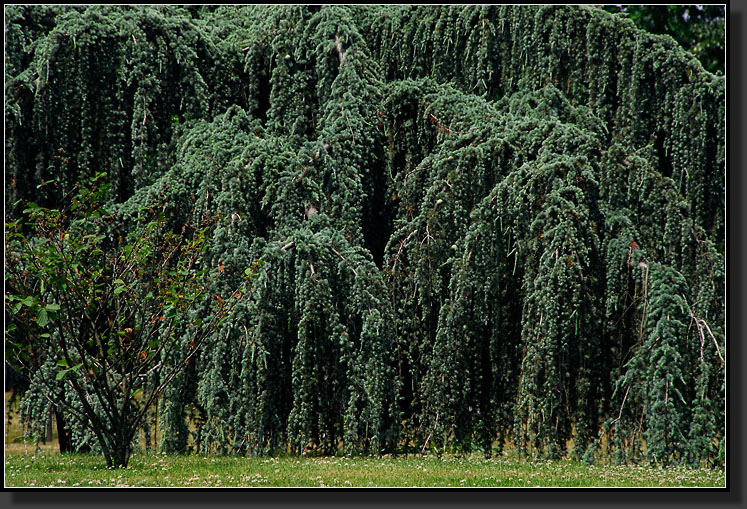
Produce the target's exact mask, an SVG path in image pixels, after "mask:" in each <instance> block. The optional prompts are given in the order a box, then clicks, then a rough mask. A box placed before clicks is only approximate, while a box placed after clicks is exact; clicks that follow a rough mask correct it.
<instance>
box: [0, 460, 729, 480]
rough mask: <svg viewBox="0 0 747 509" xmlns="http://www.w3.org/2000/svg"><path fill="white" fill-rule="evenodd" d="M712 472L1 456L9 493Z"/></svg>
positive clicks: (480, 463)
mask: <svg viewBox="0 0 747 509" xmlns="http://www.w3.org/2000/svg"><path fill="white" fill-rule="evenodd" d="M724 485H725V476H724V472H723V471H719V470H713V469H701V470H693V469H686V468H668V469H660V468H651V467H643V466H603V467H600V466H593V467H589V466H587V465H585V464H582V463H577V462H571V461H553V462H550V461H547V462H534V463H533V462H527V461H519V460H516V459H509V458H495V459H492V460H486V459H484V458H482V457H477V456H472V457H469V458H464V457H462V458H458V457H445V458H442V459H437V458H435V457H423V456H409V457H407V458H405V457H402V456H400V457H397V458H393V457H383V458H345V457H324V458H296V457H280V458H277V457H273V458H241V457H224V456H218V457H203V456H165V455H157V454H145V453H136V454H133V456H132V458H131V460H130V465H129V467H128V468H126V469H119V470H108V469H107V468H106V467H105V463H104V460H103V458H102V457H101V456H95V455H86V454H67V455H61V454H58V453H52V452H40V453H37V454H28V455H26V454H23V453H20V454H19V453H16V454H8V453H7V451H6V456H5V486H6V487H40V486H54V487H99V486H102V487H103V486H107V487H112V486H114V487H125V486H180V487H190V486H192V487H224V486H225V487H228V486H262V487H266V486H275V487H278V486H281V487H283V486H312V487H327V486H335V487H346V486H358V487H361V486H397V487H414V486H419V487H433V486H456V487H459V486H463V487H474V486H490V487H536V486H543V487H545V486H566V487H578V486H631V487H641V486H653V487H663V486H672V487H723V486H724Z"/></svg>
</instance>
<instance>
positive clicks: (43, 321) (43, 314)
mask: <svg viewBox="0 0 747 509" xmlns="http://www.w3.org/2000/svg"><path fill="white" fill-rule="evenodd" d="M47 323H49V318H48V317H47V310H46V309H44V308H41V309H40V310H39V314H38V315H37V316H36V324H37V325H38V326H39V327H44V326H45V325H47Z"/></svg>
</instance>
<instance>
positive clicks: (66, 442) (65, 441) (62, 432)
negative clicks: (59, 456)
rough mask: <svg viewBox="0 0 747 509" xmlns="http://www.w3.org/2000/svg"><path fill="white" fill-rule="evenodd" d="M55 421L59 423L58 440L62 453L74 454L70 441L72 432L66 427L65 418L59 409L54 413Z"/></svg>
mask: <svg viewBox="0 0 747 509" xmlns="http://www.w3.org/2000/svg"><path fill="white" fill-rule="evenodd" d="M54 417H55V421H57V438H58V439H59V441H60V452H61V453H63V454H64V453H66V452H73V444H72V441H71V439H70V430H68V429H67V428H66V426H65V417H64V416H63V415H62V412H61V411H60V410H58V409H55V411H54Z"/></svg>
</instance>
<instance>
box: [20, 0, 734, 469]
mask: <svg viewBox="0 0 747 509" xmlns="http://www.w3.org/2000/svg"><path fill="white" fill-rule="evenodd" d="M5 27H6V99H5V115H6V117H5V118H6V152H5V153H6V166H5V176H6V194H5V196H6V211H7V212H8V213H9V214H10V215H14V214H18V213H20V210H21V208H22V207H23V203H25V202H26V201H29V200H33V201H35V202H37V203H42V204H44V203H46V204H54V203H56V202H57V201H59V200H61V199H62V197H63V196H65V194H66V193H67V191H69V190H70V189H71V188H72V186H74V184H75V183H76V182H78V181H80V180H82V179H85V178H88V177H90V176H92V175H94V174H95V172H99V171H106V172H107V175H108V178H109V179H110V184H111V185H112V190H113V192H112V195H111V200H112V203H113V204H114V205H115V206H116V207H117V210H118V214H120V215H121V217H122V218H125V219H126V218H127V217H130V216H133V217H134V215H135V214H136V213H137V211H138V210H139V209H140V207H142V206H144V205H148V204H152V203H156V202H159V203H160V200H164V199H165V200H166V206H165V209H164V211H165V213H166V214H167V216H168V218H169V221H170V222H171V224H172V225H173V227H174V229H175V230H177V229H178V228H180V227H181V226H180V225H183V224H185V223H186V222H188V221H190V220H199V218H200V217H202V216H203V214H205V213H206V212H208V213H209V214H210V215H212V216H213V217H216V218H217V220H216V222H215V224H214V227H213V229H212V230H211V235H212V243H211V248H210V251H209V252H208V253H207V255H206V259H205V260H204V263H205V264H206V266H210V267H214V268H215V270H216V271H217V270H218V269H219V267H220V271H221V273H222V274H223V276H222V277H221V278H217V279H216V282H215V283H214V285H215V287H214V288H212V289H211V291H212V292H213V293H215V294H219V295H220V294H225V293H226V292H229V291H230V289H231V288H235V286H236V283H237V282H238V281H240V279H241V277H242V276H243V274H244V270H245V269H246V268H247V267H254V269H255V270H256V271H257V272H258V274H259V276H258V278H257V280H256V282H255V284H254V285H253V286H252V291H251V293H250V294H249V295H246V296H245V298H244V299H243V300H242V302H241V303H240V305H239V306H238V307H237V308H236V309H235V310H234V314H233V316H232V317H231V319H230V320H228V321H227V322H226V324H225V325H224V326H223V328H222V329H221V330H220V331H218V332H216V335H217V336H216V338H219V339H218V340H216V341H214V342H212V343H211V344H213V345H214V346H212V347H211V348H205V349H203V350H202V351H201V352H200V355H199V358H198V359H197V360H196V362H194V363H191V364H190V366H189V369H187V370H186V371H185V372H184V373H183V376H179V377H176V378H174V380H173V382H172V383H171V384H170V386H169V388H168V389H167V390H166V391H165V392H164V394H163V396H162V398H161V403H160V405H159V407H158V411H157V412H156V414H155V417H154V419H157V420H158V424H159V433H160V437H161V438H160V447H162V448H163V449H164V450H167V451H172V452H183V451H186V450H188V449H189V448H194V449H197V450H199V451H200V452H209V451H215V452H221V453H230V454H268V453H270V454H271V453H276V452H279V451H285V450H289V451H291V452H293V453H298V454H306V453H313V452H321V453H334V452H336V451H338V450H342V451H344V452H346V453H351V454H353V453H373V454H379V453H382V452H399V451H402V450H410V449H412V450H417V451H434V452H436V453H440V452H441V451H444V450H455V449H456V450H459V451H469V450H471V449H473V448H478V449H481V450H484V451H485V453H486V454H488V455H489V454H491V452H492V451H493V450H494V449H495V448H496V447H497V448H498V450H501V449H502V447H503V446H504V444H506V445H508V446H511V447H517V448H518V449H519V451H521V453H522V454H526V455H529V456H540V457H560V456H563V455H565V454H571V455H572V456H573V457H576V458H579V459H580V458H584V459H586V460H587V461H593V458H594V455H595V453H596V451H598V450H600V448H602V449H603V450H606V451H608V452H611V453H613V454H614V455H615V457H617V458H618V459H619V460H621V461H638V460H641V459H647V460H650V461H654V462H657V463H662V464H667V463H672V462H674V463H680V462H688V463H690V464H699V463H700V462H703V461H705V462H708V463H714V462H716V463H718V462H719V461H722V459H723V450H724V447H725V431H726V430H725V390H726V387H725V359H726V336H725V299H724V293H725V212H724V211H725V187H724V183H725V174H726V161H725V78H724V77H719V76H715V75H713V74H711V73H709V72H707V71H705V70H704V69H703V67H702V65H701V64H700V63H699V62H698V61H697V60H696V59H695V57H693V56H692V55H690V54H689V53H687V52H685V51H684V50H683V49H682V48H681V47H680V46H679V45H678V44H677V43H676V42H675V41H674V40H673V39H671V38H670V37H666V36H657V35H652V34H649V33H646V32H644V31H642V30H639V29H637V28H636V27H635V26H634V24H633V23H632V22H631V21H630V20H628V19H624V18H622V17H619V16H616V15H613V14H610V13H607V12H604V11H602V10H600V9H596V8H591V7H584V6H574V7H566V6H355V7H349V6H323V7H314V6H220V7H215V6H214V7H196V6H193V7H187V8H182V7H174V6H170V7H150V6H142V7H131V6H130V7H125V6H110V7H103V6H76V7H73V6H56V7H42V6H14V7H6V20H5ZM49 179H55V180H56V181H57V182H58V184H59V185H58V187H56V188H55V187H52V186H45V187H42V188H40V189H39V188H37V185H38V184H39V183H40V182H41V181H44V180H49ZM19 201H20V203H19V204H18V205H17V206H16V205H15V204H16V203H17V202H19ZM194 312H196V313H208V312H209V310H208V309H207V308H206V309H196V310H194ZM165 361H170V362H179V360H178V359H177V360H173V359H172V360H169V359H166V360H165ZM28 376H30V377H31V376H33V373H28ZM60 383H63V382H60ZM32 389H33V385H32ZM25 401H26V406H25V408H26V414H25V415H26V417H27V418H28V419H29V420H30V421H31V422H35V423H38V424H43V423H44V422H46V419H47V418H48V417H47V416H48V415H49V412H50V411H52V410H53V408H52V407H53V404H51V403H49V402H48V401H47V400H45V399H44V397H43V395H41V394H38V393H37V392H34V391H33V390H29V391H27V394H26V400H25ZM70 419H71V421H70V426H72V427H75V422H74V418H73V417H72V416H71V417H70ZM146 432H147V433H146V434H148V437H149V440H148V441H147V443H150V434H152V432H151V431H150V429H147V430H146ZM75 439H76V440H78V442H79V443H83V442H84V441H85V437H84V436H82V435H76V436H75Z"/></svg>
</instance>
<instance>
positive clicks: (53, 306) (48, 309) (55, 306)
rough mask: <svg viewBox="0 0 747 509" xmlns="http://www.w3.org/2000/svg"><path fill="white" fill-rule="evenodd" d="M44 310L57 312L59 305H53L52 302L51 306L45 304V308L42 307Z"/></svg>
mask: <svg viewBox="0 0 747 509" xmlns="http://www.w3.org/2000/svg"><path fill="white" fill-rule="evenodd" d="M44 308H45V309H46V310H47V311H59V310H60V305H59V304H55V303H54V302H52V303H51V304H47V305H46V306H44Z"/></svg>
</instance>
